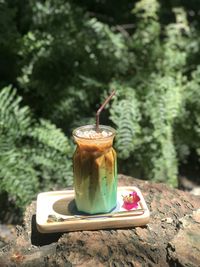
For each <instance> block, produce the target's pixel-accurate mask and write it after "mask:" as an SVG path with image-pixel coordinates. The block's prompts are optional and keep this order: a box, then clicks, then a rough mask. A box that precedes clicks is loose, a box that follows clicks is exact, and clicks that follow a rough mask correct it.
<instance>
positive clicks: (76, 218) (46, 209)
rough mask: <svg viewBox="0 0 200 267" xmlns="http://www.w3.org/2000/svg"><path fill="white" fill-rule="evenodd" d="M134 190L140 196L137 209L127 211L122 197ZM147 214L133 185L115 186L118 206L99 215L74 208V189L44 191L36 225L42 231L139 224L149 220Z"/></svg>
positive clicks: (38, 200) (121, 226)
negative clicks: (85, 213)
mask: <svg viewBox="0 0 200 267" xmlns="http://www.w3.org/2000/svg"><path fill="white" fill-rule="evenodd" d="M133 191H136V192H137V194H138V196H139V197H140V201H139V205H138V208H137V209H134V210H130V211H127V210H125V209H124V208H123V207H122V205H123V198H122V196H125V195H128V194H130V193H131V192H133ZM49 215H50V216H49ZM149 217H150V212H149V209H148V207H147V205H146V202H145V200H144V197H143V196H142V193H141V191H140V190H139V189H138V188H137V187H134V186H128V187H127V186H126V187H118V193H117V207H116V208H115V209H114V210H113V211H112V212H111V213H107V214H103V215H100V217H99V215H92V217H91V216H89V215H88V216H87V215H85V216H82V215H81V214H80V213H79V212H78V211H77V210H76V207H75V202H74V190H66V191H51V192H44V193H40V194H39V195H38V197H37V208H36V224H37V228H38V231H39V232H41V233H53V232H69V231H77V230H95V229H106V228H124V227H133V226H141V225H145V224H147V223H148V222H149ZM52 219H53V221H52ZM55 220H56V221H55Z"/></svg>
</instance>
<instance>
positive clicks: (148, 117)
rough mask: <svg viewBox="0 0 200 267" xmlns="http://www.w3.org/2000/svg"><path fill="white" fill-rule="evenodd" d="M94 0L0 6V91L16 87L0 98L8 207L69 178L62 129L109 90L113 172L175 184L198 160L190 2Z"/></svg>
mask: <svg viewBox="0 0 200 267" xmlns="http://www.w3.org/2000/svg"><path fill="white" fill-rule="evenodd" d="M104 2H105V1H104ZM104 2H102V1H90V0H87V1H79V0H75V1H65V0H57V1H53V0H46V1H42V0H37V1H33V0H31V1H25V0H23V1H20V0H12V1H11V0H4V1H0V15H1V16H0V26H1V27H0V70H1V71H0V73H1V74H0V75H1V76H0V86H1V87H0V88H3V87H5V85H8V84H12V86H13V87H15V88H17V91H16V90H14V89H11V87H5V88H4V89H2V90H1V92H0V131H1V137H0V149H1V156H0V170H1V171H0V178H1V180H0V188H1V192H5V191H6V192H8V195H9V197H11V198H13V199H14V200H15V201H16V204H17V205H20V206H23V205H24V204H25V203H27V202H28V201H30V200H31V199H32V198H33V197H34V196H35V194H36V193H37V192H38V191H40V190H44V189H50V188H54V187H55V186H57V187H63V186H65V185H68V184H70V183H71V182H72V173H71V165H72V163H71V162H72V148H73V145H72V139H71V132H72V129H73V128H75V127H77V126H80V125H84V124H92V123H94V118H95V112H96V110H97V109H98V107H99V104H100V103H101V102H102V101H103V100H104V98H105V97H106V95H107V94H108V92H109V91H110V90H112V89H115V90H116V91H117V94H116V97H115V99H114V100H113V102H112V103H111V104H110V105H109V106H107V108H106V109H105V110H104V111H103V112H102V114H101V118H100V119H101V123H102V124H111V125H112V126H113V127H115V128H116V129H117V136H116V141H115V147H116V150H117V152H118V158H119V166H118V167H119V170H120V171H123V172H125V173H127V174H130V175H133V176H138V177H140V178H144V179H151V180H155V181H162V182H167V183H169V184H171V185H174V186H175V185H176V183H177V175H178V169H179V166H180V164H182V163H183V162H186V161H187V159H188V157H189V155H190V154H191V153H192V152H193V151H195V153H196V154H197V156H198V157H199V156H200V147H199V138H200V118H199V114H200V113H199V112H200V102H199V99H200V97H199V86H200V79H199V77H200V56H199V55H200V53H199V52H200V51H199V47H200V38H199V36H200V35H199V29H200V27H199V26H200V24H199V21H198V18H199V17H198V14H197V13H198V12H196V10H198V9H200V4H198V3H197V1H196V2H195V1H190V2H188V1H185V0H178V1H175V2H173V3H171V4H170V6H169V5H168V4H167V2H166V1H158V0H139V1H133V3H132V4H130V2H129V1H125V0H124V1H121V0H120V1H117V2H116V1H115V2H114V1H110V3H104ZM122 10H124V12H122ZM191 10H193V11H194V14H193V16H190V14H191ZM102 12H103V13H102ZM22 14H23V15H22ZM119 23H121V24H119ZM7 25H9V27H7ZM19 95H20V96H21V97H20V96H19ZM60 128H61V129H62V130H63V131H64V133H65V135H64V134H63V132H62V131H61V130H59V129H60ZM27 177H28V178H27Z"/></svg>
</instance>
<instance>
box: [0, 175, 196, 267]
mask: <svg viewBox="0 0 200 267" xmlns="http://www.w3.org/2000/svg"><path fill="white" fill-rule="evenodd" d="M119 185H135V186H137V187H139V188H140V190H141V191H142V193H143V195H144V198H145V200H146V202H147V205H148V207H149V209H150V211H151V219H150V222H149V224H148V225H147V226H145V227H135V228H129V229H117V230H99V231H78V232H71V233H64V234H61V233H58V234H40V233H38V232H37V230H36V227H35V202H33V203H32V204H31V205H30V206H29V207H27V210H26V213H25V217H24V226H23V227H19V228H18V236H17V237H16V240H15V243H14V244H12V245H10V246H8V247H7V248H4V250H1V251H0V266H11V264H13V262H16V261H18V262H17V266H23V267H25V266H87V267H88V266H89V267H90V266H95V267H97V266H113V267H114V266H117V267H118V266H136V267H139V266H152V267H154V266H162V267H165V266H185V267H186V266H194V267H197V266H198V267H199V266H200V257H198V255H199V254H200V251H199V247H200V244H199V240H200V236H199V235H200V229H199V227H200V215H199V210H198V208H199V207H200V197H198V196H193V195H191V194H189V193H187V192H183V191H180V190H176V189H172V188H170V187H168V186H167V185H165V184H155V183H151V182H148V181H141V180H137V179H133V178H131V177H127V176H123V175H121V176H120V179H119ZM9 264H10V265H9ZM13 266H15V265H13Z"/></svg>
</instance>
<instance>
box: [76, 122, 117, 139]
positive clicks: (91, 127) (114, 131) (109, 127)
mask: <svg viewBox="0 0 200 267" xmlns="http://www.w3.org/2000/svg"><path fill="white" fill-rule="evenodd" d="M95 128H96V125H95V124H88V125H83V126H80V127H77V128H76V129H74V130H73V132H72V135H73V136H74V137H75V138H79V139H84V140H89V141H96V140H105V139H110V138H113V137H114V136H115V134H116V130H115V129H114V128H112V127H111V126H107V125H102V124H101V125H99V129H100V130H101V129H105V130H107V131H109V132H111V133H112V134H111V135H109V136H106V137H100V138H89V137H83V136H79V135H77V134H76V132H77V131H78V130H82V129H90V130H95Z"/></svg>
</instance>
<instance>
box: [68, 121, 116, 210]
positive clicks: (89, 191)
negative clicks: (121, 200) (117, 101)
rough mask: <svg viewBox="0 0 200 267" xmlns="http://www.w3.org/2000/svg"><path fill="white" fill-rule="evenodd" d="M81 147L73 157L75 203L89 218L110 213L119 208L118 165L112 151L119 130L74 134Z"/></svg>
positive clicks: (90, 127) (80, 130)
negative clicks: (116, 207) (116, 131)
mask: <svg viewBox="0 0 200 267" xmlns="http://www.w3.org/2000/svg"><path fill="white" fill-rule="evenodd" d="M73 136H74V139H75V142H76V144H77V148H76V151H75V153H74V157H73V169H74V188H75V202H76V206H77V209H78V210H79V211H82V212H86V213H89V214H95V213H102V212H103V213H104V212H109V211H111V210H112V209H114V208H115V206H116V199H117V163H116V152H115V150H114V149H113V147H112V144H113V139H114V137H115V130H114V129H113V128H111V127H109V126H103V125H100V126H99V131H98V132H96V130H95V126H94V125H87V126H83V127H79V128H77V129H75V130H74V131H73Z"/></svg>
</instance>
